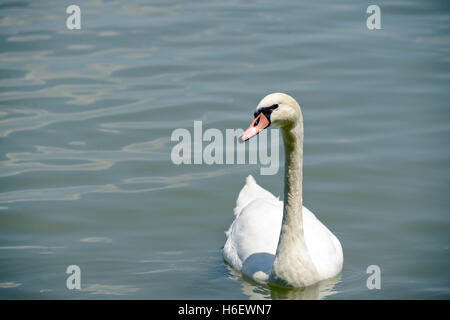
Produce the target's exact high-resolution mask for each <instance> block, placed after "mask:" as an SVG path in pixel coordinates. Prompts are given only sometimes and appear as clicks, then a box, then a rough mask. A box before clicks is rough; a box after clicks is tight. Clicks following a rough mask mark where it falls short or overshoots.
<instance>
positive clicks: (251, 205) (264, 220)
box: [223, 175, 343, 280]
mask: <svg viewBox="0 0 450 320" xmlns="http://www.w3.org/2000/svg"><path fill="white" fill-rule="evenodd" d="M234 214H235V220H234V221H233V223H232V224H231V226H230V228H229V229H228V231H226V235H227V241H226V243H225V246H224V249H223V255H224V259H225V260H226V261H227V262H228V263H229V264H230V265H231V266H232V267H234V268H235V269H237V270H240V271H241V272H243V273H244V274H246V275H247V276H250V277H252V278H254V279H257V280H267V279H268V277H269V275H270V273H271V271H272V265H273V261H274V259H275V254H276V250H277V246H278V241H279V237H280V230H281V222H282V219H283V202H281V201H280V200H279V199H278V198H277V197H275V196H274V195H272V194H271V193H270V192H269V191H267V190H265V189H264V188H262V187H260V186H259V185H258V184H257V183H256V181H255V180H254V179H253V177H252V176H251V175H250V176H248V177H247V180H246V184H245V185H244V187H243V188H242V190H241V192H240V193H239V197H238V199H237V201H236V208H235V209H234ZM303 225H304V237H305V243H306V247H307V249H308V253H309V255H310V257H311V260H312V262H313V264H314V266H315V267H316V269H317V271H318V273H319V275H320V277H321V279H326V278H330V277H332V276H334V275H336V274H337V273H339V271H340V270H341V268H342V261H343V255H342V248H341V245H340V243H339V240H338V239H337V238H336V237H335V236H334V235H333V234H332V233H331V232H330V231H329V230H328V229H327V227H325V226H324V225H323V224H322V223H321V222H320V221H319V220H318V219H317V218H316V217H315V215H314V214H313V213H312V212H311V211H309V210H308V209H307V208H305V207H303Z"/></svg>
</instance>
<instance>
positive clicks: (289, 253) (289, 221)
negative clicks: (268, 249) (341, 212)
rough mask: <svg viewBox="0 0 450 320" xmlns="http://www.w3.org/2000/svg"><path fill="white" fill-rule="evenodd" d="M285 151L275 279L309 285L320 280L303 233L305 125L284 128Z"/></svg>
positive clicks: (299, 123) (296, 284) (291, 284)
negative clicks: (281, 220)
mask: <svg viewBox="0 0 450 320" xmlns="http://www.w3.org/2000/svg"><path fill="white" fill-rule="evenodd" d="M282 134H283V141H284V148H285V172H284V185H285V186H284V209H283V222H282V225H281V233H280V239H279V242H278V248H277V253H276V257H275V261H274V264H273V268H272V274H271V280H272V281H273V282H275V283H279V284H282V285H290V286H296V287H299V286H308V285H310V284H312V283H314V282H316V279H317V277H318V274H317V270H316V268H315V267H314V265H313V263H312V261H311V258H310V256H309V254H308V251H307V248H306V244H305V238H304V232H303V212H302V208H303V198H302V178H303V174H302V167H303V123H302V119H301V117H300V120H299V121H298V122H297V124H296V125H294V126H292V127H287V128H285V127H283V128H282Z"/></svg>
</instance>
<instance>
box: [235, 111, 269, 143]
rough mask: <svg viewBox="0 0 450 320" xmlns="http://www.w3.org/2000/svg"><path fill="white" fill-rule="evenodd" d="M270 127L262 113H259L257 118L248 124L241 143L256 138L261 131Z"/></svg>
mask: <svg viewBox="0 0 450 320" xmlns="http://www.w3.org/2000/svg"><path fill="white" fill-rule="evenodd" d="M269 125H270V121H269V119H267V117H266V116H265V115H264V113H262V112H261V113H260V114H259V115H258V116H256V117H255V119H253V121H252V123H251V124H250V127H248V129H247V130H245V131H244V133H243V134H242V137H241V141H247V140H248V139H250V138H251V137H253V136H256V135H257V134H258V133H260V132H261V131H263V130H264V129H265V128H267V127H268V126H269Z"/></svg>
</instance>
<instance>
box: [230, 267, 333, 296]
mask: <svg viewBox="0 0 450 320" xmlns="http://www.w3.org/2000/svg"><path fill="white" fill-rule="evenodd" d="M227 268H228V270H229V271H230V273H231V278H232V279H233V280H236V281H238V282H239V283H240V284H241V286H242V292H243V293H244V294H246V295H247V296H249V298H250V299H251V300H265V299H274V300H278V299H282V300H321V299H324V298H325V297H328V296H331V295H333V294H336V293H338V291H336V290H333V289H334V287H335V286H336V284H337V283H339V281H340V280H341V275H338V276H336V277H334V278H331V279H327V280H324V281H321V282H319V283H316V284H314V285H312V286H309V287H304V288H286V287H279V286H275V285H268V284H267V283H264V282H259V281H256V280H254V279H252V278H250V277H247V276H246V275H244V274H242V273H240V272H238V271H236V270H234V269H233V268H231V267H230V266H229V265H227Z"/></svg>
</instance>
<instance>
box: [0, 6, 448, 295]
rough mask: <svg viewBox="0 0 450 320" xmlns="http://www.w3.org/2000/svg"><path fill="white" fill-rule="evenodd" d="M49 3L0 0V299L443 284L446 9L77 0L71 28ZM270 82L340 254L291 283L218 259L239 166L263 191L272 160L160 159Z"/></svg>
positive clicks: (270, 185)
mask: <svg viewBox="0 0 450 320" xmlns="http://www.w3.org/2000/svg"><path fill="white" fill-rule="evenodd" d="M69 4H71V3H69V2H67V1H56V0H54V1H3V0H2V1H0V188H1V190H0V298H2V299H15V298H26V299H29V298H31V299H54V298H61V299H100V298H101V299H105V298H106V299H109V298H114V299H117V298H123V299H136V298H137V299H211V298H215V299H250V298H251V299H254V298H257V299H263V298H269V299H270V298H296V299H301V298H310V299H311V298H323V297H326V298H327V299H381V298H384V299H399V298H406V299H412V298H419V299H448V298H449V297H450V277H449V275H448V272H449V270H450V257H449V253H450V251H449V249H450V246H449V243H450V241H449V240H450V237H449V231H450V217H449V208H450V200H449V187H450V170H449V163H450V148H449V142H450V139H449V137H450V122H449V120H450V117H449V116H450V112H449V99H450V90H449V84H450V36H449V35H450V10H449V9H450V6H449V5H448V2H446V1H441V2H439V1H406V0H397V1H377V3H376V4H378V5H379V6H380V8H381V24H382V29H381V30H373V31H370V30H368V29H367V27H366V18H367V17H368V15H367V14H366V8H367V6H368V5H369V4H371V3H368V2H365V1H359V2H357V1H350V0H348V1H339V2H336V1H331V0H330V1H313V2H311V3H300V2H298V1H293V0H292V1H278V2H274V1H243V0H242V1H195V2H194V1H192V2H187V1H148V2H145V1H134V0H133V1H126V2H123V1H114V0H113V1H100V0H99V1H92V2H91V1H77V2H76V4H78V5H79V6H80V7H81V12H82V22H81V30H72V31H70V30H67V28H66V17H67V14H66V13H65V10H66V7H67V6H68V5H69ZM275 91H281V92H286V93H289V94H290V95H292V96H293V97H295V98H296V99H297V100H298V101H299V103H300V104H301V106H302V110H303V116H304V126H305V140H304V195H303V198H304V203H305V205H306V206H307V207H308V208H309V209H311V210H312V211H313V212H314V213H315V214H316V215H317V216H318V217H319V218H320V219H321V220H322V221H323V222H324V223H325V224H326V225H327V226H328V227H329V228H330V229H331V230H332V231H333V232H334V233H335V234H336V235H337V237H338V238H339V239H340V241H341V243H342V246H343V249H344V259H345V262H344V268H343V271H342V274H341V275H340V277H338V278H337V279H333V280H332V281H331V282H328V283H325V284H321V285H320V286H315V287H312V288H308V289H306V290H303V289H299V290H280V289H273V288H269V287H267V286H266V285H264V284H258V283H255V282H253V281H251V280H248V279H245V278H243V277H242V276H241V275H239V274H238V273H236V272H234V271H233V270H230V269H229V268H228V267H227V266H226V265H225V264H224V262H223V259H222V255H221V248H222V246H223V245H224V243H225V235H224V231H225V230H226V229H228V227H229V225H230V223H231V222H232V220H233V207H234V205H235V200H236V198H237V195H238V193H239V191H240V189H241V188H242V186H243V184H244V182H245V177H246V176H247V175H248V174H252V175H253V176H254V177H255V178H256V180H257V181H258V183H259V184H261V185H262V186H263V187H265V188H266V189H268V190H270V191H271V192H273V193H274V194H275V195H282V194H283V189H282V188H283V185H282V177H283V167H281V168H280V170H279V172H278V174H276V175H271V176H270V175H267V176H261V175H260V171H259V165H205V164H204V165H181V166H176V165H174V164H173V163H172V161H171V158H170V153H171V150H172V147H173V146H174V143H173V142H171V141H170V136H171V133H172V132H173V130H175V129H176V128H187V129H188V130H190V131H192V130H193V121H194V120H203V127H204V128H205V129H207V128H217V129H219V130H221V131H222V132H225V130H226V129H228V128H245V127H247V126H248V124H249V122H250V120H251V118H252V113H253V111H254V108H255V107H256V104H257V103H258V102H259V100H260V99H261V98H262V97H263V96H265V95H266V94H268V93H270V92H275ZM280 161H281V163H283V162H282V159H280ZM69 265H78V266H79V267H80V269H81V288H82V289H81V290H79V291H77V290H68V289H67V288H66V279H67V277H68V275H67V274H66V273H65V271H66V268H67V267H68V266H69ZM370 265H378V266H379V267H380V269H381V289H380V290H369V289H368V288H367V286H366V280H367V278H368V276H369V275H368V274H367V273H366V269H367V267H368V266H370Z"/></svg>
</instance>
